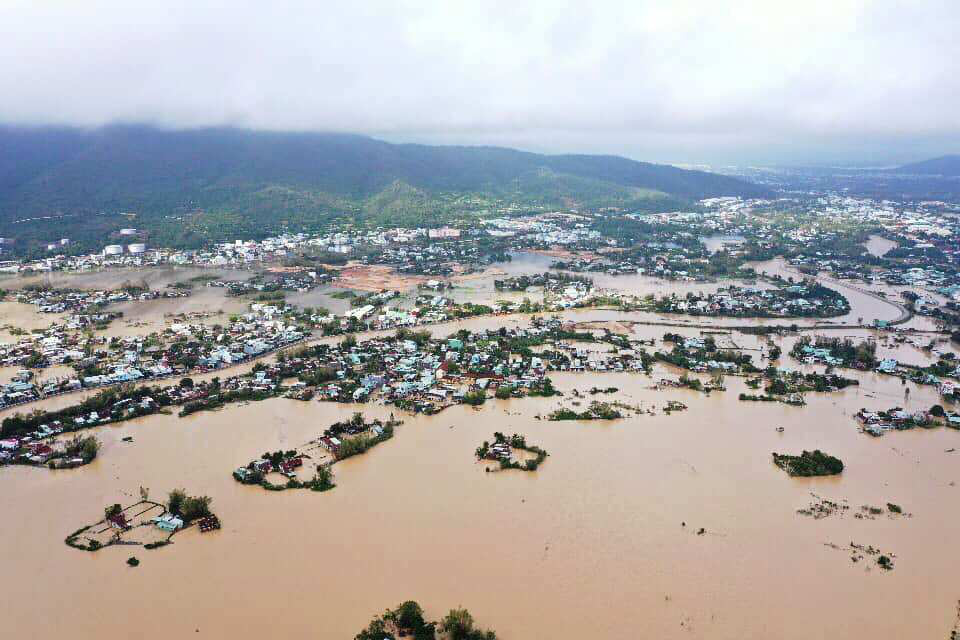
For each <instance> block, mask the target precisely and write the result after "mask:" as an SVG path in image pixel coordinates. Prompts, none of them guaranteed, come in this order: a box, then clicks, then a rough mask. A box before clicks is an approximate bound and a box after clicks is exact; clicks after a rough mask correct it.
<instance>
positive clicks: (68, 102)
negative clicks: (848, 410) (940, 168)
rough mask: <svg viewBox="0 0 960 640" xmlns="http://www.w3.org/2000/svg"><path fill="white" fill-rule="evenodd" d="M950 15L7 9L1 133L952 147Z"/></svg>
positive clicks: (363, 7)
mask: <svg viewBox="0 0 960 640" xmlns="http://www.w3.org/2000/svg"><path fill="white" fill-rule="evenodd" d="M958 19H960V5H957V4H956V3H953V2H935V1H928V2H923V1H919V2H913V3H902V2H894V1H877V2H861V1H854V0H829V1H821V0H808V1H805V2H799V1H798V2H785V1H778V0H763V1H742V2H733V1H729V2H728V1H720V0H713V1H705V2H693V1H686V2H685V1H673V2H662V1H635V2H601V1H596V2H591V3H579V2H547V1H544V0H535V1H532V2H505V1H492V2H482V3H481V2H477V3H473V2H449V1H448V2H412V1H396V2H383V1H378V0H369V1H366V2H357V3H333V2H298V1H294V0H271V1H270V2H262V1H259V2H216V1H209V0H208V1H203V0H194V1H192V2H186V1H183V0H167V1H165V2H153V3H147V2H135V1H130V0H127V1H126V2H118V1H108V0H85V1H83V2H74V1H72V0H46V1H45V2H37V1H36V0H33V1H25V0H5V1H4V2H3V3H2V4H0V121H2V122H7V123H30V124H76V125H85V126H88V125H89V126H93V125H100V124H105V123H110V122H117V121H121V122H149V123H154V124H159V125H163V126H170V127H194V126H207V125H224V124H226V125H237V126H246V127H255V128H268V129H288V130H327V131H355V132H365V133H370V134H373V135H379V136H383V137H387V138H391V139H411V140H424V141H457V142H463V143H501V144H516V145H521V146H525V147H527V148H535V149H538V150H544V151H561V150H563V151H566V150H584V151H610V152H617V153H624V154H627V155H632V156H634V157H641V158H647V159H664V160H675V161H702V160H705V159H707V160H709V159H715V158H722V159H728V158H729V159H733V158H739V157H742V156H743V155H744V154H748V153H756V154H759V155H760V157H763V155H764V154H766V155H767V156H768V157H771V158H773V157H789V156H790V155H791V153H790V149H791V148H793V149H794V153H793V156H794V157H797V158H799V157H811V158H812V157H829V156H831V154H833V155H844V154H847V155H851V154H856V152H857V149H858V148H861V149H863V150H864V152H865V153H873V154H876V153H881V152H883V150H884V149H895V148H896V149H904V150H907V151H904V152H903V153H907V154H909V155H917V154H923V153H927V152H934V151H935V150H939V152H947V151H951V150H955V149H950V148H944V147H946V146H948V145H950V144H955V143H956V140H957V139H958V138H960V110H958V109H957V108H956V106H955V99H956V96H957V95H960V76H958V74H956V73H955V72H954V69H953V66H954V64H955V62H954V61H955V60H957V59H958V58H960V44H958V43H960V40H958V39H957V38H955V37H954V34H953V30H954V28H955V26H956V24H958V22H960V20H958ZM565 145H568V146H565ZM890 153H894V154H895V152H893V151H891V152H890ZM851 157H853V156H852V155H851Z"/></svg>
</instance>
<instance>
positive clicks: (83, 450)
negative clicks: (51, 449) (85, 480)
mask: <svg viewBox="0 0 960 640" xmlns="http://www.w3.org/2000/svg"><path fill="white" fill-rule="evenodd" d="M99 451H100V441H99V440H97V438H96V437H94V436H86V437H81V436H75V437H74V438H72V439H71V440H68V441H67V444H66V446H65V447H64V453H66V454H67V456H69V457H71V458H82V459H83V462H84V464H89V463H90V462H92V461H93V459H94V458H96V457H97V453H98V452H99Z"/></svg>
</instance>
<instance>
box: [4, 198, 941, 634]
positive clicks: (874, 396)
mask: <svg viewBox="0 0 960 640" xmlns="http://www.w3.org/2000/svg"><path fill="white" fill-rule="evenodd" d="M774 204H775V203H772V202H760V201H746V200H740V199H714V200H711V201H706V202H703V203H701V206H700V208H699V209H698V211H697V212H691V213H688V212H677V213H675V214H651V215H645V216H642V217H637V216H634V215H633V214H629V213H625V212H611V213H608V214H606V215H603V216H599V215H598V216H587V215H583V214H581V213H579V212H578V213H573V212H557V213H553V214H539V215H533V216H510V215H503V216H497V217H493V218H489V219H486V220H485V221H484V224H482V225H478V226H476V227H464V228H452V227H439V228H433V229H418V228H409V229H408V228H398V229H378V230H364V231H357V230H349V229H343V230H337V231H335V232H331V233H328V234H319V235H315V236H311V235H308V234H291V235H289V236H283V237H275V238H269V239H266V240H259V241H253V240H251V241H237V242H232V243H224V244H219V245H216V246H212V247H210V248H208V249H206V250H203V251H193V252H191V251H179V250H172V249H163V248H157V249H154V248H144V250H143V251H140V247H137V250H136V251H135V252H131V251H129V250H123V248H122V247H121V252H120V253H117V252H116V250H115V249H111V250H110V252H106V251H104V252H102V254H101V255H91V256H69V255H59V256H58V255H53V256H50V257H49V258H45V259H42V260H26V261H14V260H11V263H13V264H7V265H6V266H5V267H4V268H5V270H6V271H7V272H8V275H7V276H6V277H5V278H4V279H3V280H2V282H0V288H3V290H4V296H3V299H2V301H0V313H2V322H0V324H4V325H6V326H5V327H4V329H3V331H4V334H3V339H2V341H0V342H2V344H0V365H2V366H0V375H2V376H3V379H2V380H0V382H2V384H3V386H2V389H0V393H2V395H0V402H2V407H0V425H2V437H0V465H2V466H0V486H2V487H3V488H2V489H0V509H2V510H3V513H4V514H6V515H7V517H8V520H9V521H10V522H12V523H15V524H12V525H11V526H10V527H8V528H6V530H5V533H4V534H3V536H2V537H0V567H2V568H3V571H4V573H5V574H8V575H26V574H31V575H43V576H48V577H49V578H50V579H49V581H48V582H47V586H46V587H45V590H44V597H43V599H42V602H40V601H38V599H37V598H36V597H35V595H33V594H29V593H26V592H25V591H24V590H22V589H18V588H17V587H16V584H14V583H13V582H5V583H4V584H3V585H2V586H0V596H2V597H3V599H4V601H5V602H6V603H7V604H8V606H9V607H10V610H11V611H16V612H17V613H18V615H17V619H20V618H21V616H22V619H23V620H25V621H29V622H24V623H22V624H21V623H19V622H16V623H14V625H13V626H14V628H15V630H16V631H17V632H18V633H19V634H20V635H22V636H23V637H30V636H31V634H32V635H33V636H35V637H51V636H54V635H64V636H66V635H70V636H72V637H94V636H103V635H107V636H123V635H125V634H126V633H127V630H128V629H129V628H130V625H131V624H133V623H134V621H136V620H141V619H144V618H145V617H146V616H148V615H149V614H150V612H151V611H152V610H153V607H154V606H155V604H156V600H157V599H158V598H159V599H161V600H163V601H164V602H170V603H174V605H175V607H176V610H177V612H178V614H177V615H176V616H173V617H171V619H168V620H166V621H165V622H164V624H163V625H162V626H161V627H158V628H157V629H150V628H148V629H145V630H144V631H143V635H144V636H145V637H160V636H165V637H169V635H174V636H181V635H187V634H193V635H195V636H196V635H202V634H207V635H213V636H215V637H223V636H227V635H232V636H239V637H247V636H249V635H270V636H273V635H279V634H304V633H309V634H312V635H315V636H318V637H331V638H334V637H335V638H341V637H342V638H351V637H354V636H356V634H357V633H358V631H360V630H362V629H364V627H365V625H368V626H367V631H370V633H371V634H376V633H379V632H380V631H381V630H383V629H386V630H387V632H389V633H399V631H400V629H401V628H410V629H412V628H414V627H417V626H418V625H421V624H423V625H426V624H427V622H426V621H427V620H438V621H440V623H438V624H441V626H442V623H444V621H445V622H446V624H454V620H453V619H452V618H450V617H449V616H450V614H447V613H446V612H448V611H450V612H451V614H452V613H454V611H457V610H460V609H462V608H463V607H467V608H468V609H469V611H470V612H471V614H472V615H473V616H475V617H476V619H477V620H478V621H479V626H482V627H483V628H491V629H495V630H496V637H500V638H508V639H509V638H532V637H541V636H542V635H544V634H547V635H551V636H556V637H605V638H626V637H633V636H634V635H635V631H636V629H639V628H642V629H644V630H645V631H644V633H645V634H646V635H650V636H651V637H658V638H688V637H704V638H706V637H710V638H743V637H777V638H798V639H799V638H807V637H810V635H811V633H812V634H813V635H815V636H816V635H823V634H824V633H825V632H824V631H823V630H826V629H829V630H830V632H829V635H830V637H835V638H850V639H853V638H862V637H872V638H903V637H931V638H936V637H948V634H949V630H950V629H951V625H953V619H954V616H955V608H956V601H957V600H958V598H960V593H958V592H957V586H956V580H955V577H956V575H957V573H958V570H960V566H958V563H960V560H958V559H957V556H956V554H955V553H953V543H952V540H953V538H954V537H955V534H956V533H957V532H958V531H960V514H958V513H956V510H954V509H951V505H952V504H954V503H955V502H956V491H957V484H956V483H957V481H958V479H960V477H958V476H960V469H958V466H957V465H958V460H960V458H957V457H956V456H957V455H960V454H958V453H957V449H960V446H958V442H960V414H958V405H957V399H958V397H957V395H958V394H957V389H958V386H960V366H958V364H960V344H958V342H957V340H956V339H955V337H956V334H955V332H956V328H955V325H951V322H953V320H952V319H953V318H955V314H956V309H957V306H956V305H957V301H958V297H957V296H958V292H960V289H957V288H956V285H957V284H960V283H958V281H957V276H956V268H955V266H954V269H953V271H950V270H949V268H948V266H947V265H949V264H951V260H953V261H955V259H956V255H957V249H956V245H955V244H952V243H953V242H954V241H953V240H948V239H945V238H944V237H941V236H940V235H939V234H940V232H941V230H942V229H947V230H952V231H954V232H956V231H958V229H957V223H956V221H955V220H953V221H949V220H948V219H945V218H942V217H941V214H940V213H939V212H938V210H937V209H936V208H935V207H932V206H931V207H927V208H924V207H916V208H911V209H910V210H909V211H907V210H896V209H893V208H891V207H890V206H888V205H886V204H883V203H878V202H869V201H860V200H855V199H849V198H839V197H838V198H826V197H825V198H823V199H822V201H820V202H812V203H809V202H808V203H805V205H804V206H805V207H806V206H809V207H810V209H809V211H810V213H809V215H807V214H805V213H797V214H796V215H795V216H794V217H793V218H792V219H791V220H790V222H789V223H788V222H785V221H784V216H783V214H782V212H781V213H778V214H777V215H773V214H770V215H769V216H768V217H765V212H767V211H769V210H770V209H771V208H772V207H774ZM798 210H805V209H803V208H802V207H799V206H798ZM824 211H830V213H831V218H830V219H829V222H824V221H823V219H822V218H818V217H817V216H816V215H814V212H816V213H823V212H824ZM747 216H750V217H751V220H752V222H750V223H748V222H746V217H747ZM614 223H615V224H614ZM868 232H869V233H868ZM876 233H884V234H885V236H886V237H889V238H893V240H890V241H889V242H892V243H894V244H893V245H890V246H886V252H885V253H886V254H889V253H890V252H891V251H900V253H897V254H894V255H895V257H891V258H882V257H880V256H874V257H875V258H877V259H878V260H881V261H884V260H886V261H885V262H880V263H877V264H869V268H863V262H864V261H866V262H868V263H870V261H871V260H872V259H870V260H867V259H865V258H863V257H862V256H861V253H863V254H869V255H871V256H872V255H873V253H874V251H875V250H876V251H879V249H877V247H878V246H879V245H878V243H877V241H875V240H871V239H870V238H871V237H873V236H874V235H876ZM951 237H953V236H951ZM702 238H720V240H718V241H716V242H714V243H713V244H710V245H709V246H708V245H707V244H705V243H704V242H702V241H701V239H702ZM865 242H866V243H867V246H866V247H864V246H863V244H864V243H865ZM922 244H930V245H931V246H933V247H935V248H937V249H938V251H939V253H937V254H936V255H938V256H939V257H936V258H930V256H931V255H932V254H931V252H929V251H926V250H924V248H923V247H920V248H919V249H917V246H918V245H922ZM894 245H895V246H894ZM911 251H915V252H916V253H911ZM332 256H339V257H340V258H342V259H333V258H332ZM923 256H926V257H925V258H924V257H923ZM856 265H859V266H856ZM954 265H955V262H954ZM855 266H856V268H854V267H855ZM908 294H909V295H908ZM83 318H86V319H83ZM952 326H953V327H954V328H951V327H952ZM508 434H509V435H508ZM880 435H882V436H883V437H876V436H880ZM547 452H549V454H548V453H547ZM771 453H773V454H774V456H773V458H771ZM841 461H842V462H841ZM837 463H839V464H837ZM485 469H489V470H490V471H491V472H490V473H486V472H485V471H484V470H485ZM494 471H496V473H494ZM807 471H810V473H807ZM183 488H186V489H185V490H184V489H183ZM288 489H306V490H305V491H299V490H288ZM181 494H182V495H181ZM811 494H815V495H816V496H817V498H816V503H815V506H814V507H811V506H810V505H811ZM828 503H831V504H834V505H839V504H849V505H888V504H889V505H895V506H897V508H898V509H902V510H906V511H907V512H908V513H909V515H910V517H909V518H907V517H898V516H899V514H900V512H894V511H892V510H890V509H888V508H887V507H882V509H881V511H882V513H880V514H879V515H878V514H874V513H873V512H872V511H870V510H869V509H867V510H865V511H863V510H861V511H860V512H859V513H862V514H864V517H852V516H851V517H847V518H841V517H804V513H801V512H804V511H806V512H809V513H814V511H816V512H817V513H821V512H823V510H829V508H831V507H829V505H828ZM185 505H186V506H185ZM877 508H880V507H877ZM888 515H889V517H887V516H888ZM880 516H883V517H880ZM211 518H213V519H211ZM65 541H66V543H65ZM91 547H95V549H94V550H95V553H91ZM131 559H135V560H136V563H133V562H130V560H131ZM278 576H283V586H284V587H285V588H284V589H263V588H262V587H256V586H254V585H263V584H265V583H269V584H273V585H277V584H278V583H277V582H276V581H277V577H278ZM825 586H829V587H830V588H829V589H827V588H825ZM291 592H295V593H299V594H310V600H311V602H312V603H313V604H312V605H311V607H309V608H308V609H305V608H304V607H303V606H302V604H298V602H296V601H295V599H293V598H291V597H289V593H291ZM840 593H842V594H845V595H844V596H843V597H842V598H840V597H838V596H837V594H840ZM918 593H922V594H925V595H924V597H923V598H917V597H916V594H918ZM211 594H217V596H216V598H212V596H211ZM104 600H109V601H110V602H111V603H114V606H115V607H116V610H117V613H116V614H115V615H110V616H104V617H94V616H89V615H87V614H88V612H89V611H90V610H91V609H92V608H94V607H97V606H100V605H99V603H102V602H103V601H104ZM410 600H416V602H419V603H421V604H422V606H423V609H422V610H420V609H419V606H420V605H417V609H414V607H413V606H412V605H408V604H407V601H410ZM398 602H399V603H404V604H403V605H401V606H400V607H398V608H397V609H396V610H392V609H391V610H389V611H388V614H385V615H384V617H383V618H382V619H380V618H377V619H375V620H374V621H373V622H371V618H372V617H374V616H377V615H379V614H378V612H380V611H383V610H384V609H387V608H388V607H391V606H393V605H395V604H396V603H398ZM225 604H227V605H231V606H232V607H234V608H235V609H236V611H238V612H242V613H238V614H237V615H235V616H223V615H222V611H223V607H224V606H225ZM414 604H416V603H414ZM51 607H52V608H56V609H57V610H58V611H60V612H61V613H62V615H58V616H44V615H42V612H43V610H44V609H45V608H51ZM417 611H419V614H418V613H417ZM534 611H536V612H538V613H537V614H536V615H533V614H532V613H531V612H534ZM415 614H416V615H415ZM417 615H419V616H420V617H419V618H418V617H417ZM444 616H447V618H445V617H444ZM454 617H456V616H454ZM401 618H402V619H403V620H404V622H402V623H401V622H398V621H399V620H400V619H401ZM411 620H413V622H411ZM378 621H379V622H378ZM811 621H816V622H815V623H814V622H811ZM404 625H410V626H404ZM811 625H815V631H811V628H812V627H811ZM418 628H419V627H418ZM438 628H439V627H438ZM364 633H366V631H365V632H364ZM357 637H364V636H357ZM365 637H369V638H373V637H374V636H373V635H369V636H365Z"/></svg>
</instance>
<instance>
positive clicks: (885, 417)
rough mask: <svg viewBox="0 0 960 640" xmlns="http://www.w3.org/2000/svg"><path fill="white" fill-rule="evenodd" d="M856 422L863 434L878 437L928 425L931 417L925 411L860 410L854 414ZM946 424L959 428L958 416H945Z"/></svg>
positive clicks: (898, 408) (959, 417)
mask: <svg viewBox="0 0 960 640" xmlns="http://www.w3.org/2000/svg"><path fill="white" fill-rule="evenodd" d="M856 418H857V420H859V421H860V423H861V424H862V425H863V432H864V433H866V434H868V435H871V436H875V437H879V436H882V435H883V434H884V433H886V432H887V431H890V430H897V431H904V430H907V429H913V428H914V427H922V426H926V425H929V424H930V423H931V421H932V416H931V415H930V413H928V412H926V411H912V412H911V411H907V410H906V409H902V408H900V407H894V408H893V409H888V410H887V411H868V410H867V409H860V411H858V412H857V414H856ZM946 418H947V421H948V423H950V424H952V425H954V426H956V427H958V428H960V416H956V415H950V416H946Z"/></svg>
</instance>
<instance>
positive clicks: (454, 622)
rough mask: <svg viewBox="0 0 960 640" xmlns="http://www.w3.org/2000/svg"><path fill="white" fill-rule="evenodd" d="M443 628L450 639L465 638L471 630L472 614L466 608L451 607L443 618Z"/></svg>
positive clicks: (458, 639) (463, 639)
mask: <svg viewBox="0 0 960 640" xmlns="http://www.w3.org/2000/svg"><path fill="white" fill-rule="evenodd" d="M443 629H444V631H446V632H447V633H448V634H449V635H450V640H467V638H469V636H470V632H471V631H473V616H472V615H470V612H469V611H467V610H466V609H451V610H450V613H448V614H447V615H446V617H444V619H443Z"/></svg>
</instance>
